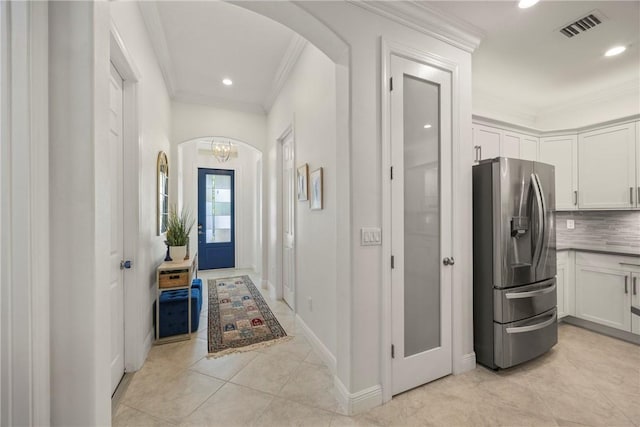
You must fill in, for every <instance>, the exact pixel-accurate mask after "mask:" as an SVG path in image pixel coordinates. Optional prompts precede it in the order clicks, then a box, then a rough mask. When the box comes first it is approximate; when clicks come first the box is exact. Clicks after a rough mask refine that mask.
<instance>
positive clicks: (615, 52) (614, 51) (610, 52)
mask: <svg viewBox="0 0 640 427" xmlns="http://www.w3.org/2000/svg"><path fill="white" fill-rule="evenodd" d="M625 50H627V48H626V47H625V46H616V47H612V48H611V49H609V50H608V51H607V52H606V53H605V54H604V56H616V55H620V54H621V53H622V52H624V51H625Z"/></svg>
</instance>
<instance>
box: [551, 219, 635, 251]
mask: <svg viewBox="0 0 640 427" xmlns="http://www.w3.org/2000/svg"><path fill="white" fill-rule="evenodd" d="M568 219H573V220H574V221H575V229H574V230H567V220H568ZM556 239H557V243H558V246H571V244H576V245H586V246H590V245H593V246H618V247H629V248H634V249H640V211H588V212H556Z"/></svg>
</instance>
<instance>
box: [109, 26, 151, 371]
mask: <svg viewBox="0 0 640 427" xmlns="http://www.w3.org/2000/svg"><path fill="white" fill-rule="evenodd" d="M109 59H110V60H111V62H112V63H113V65H114V67H115V68H116V70H117V71H118V73H119V74H120V76H121V77H122V80H123V81H122V105H123V108H122V119H123V139H124V140H123V164H122V173H123V180H124V181H123V182H124V183H125V185H124V187H123V208H124V215H123V232H124V238H123V245H124V247H123V258H124V259H129V260H131V261H132V262H133V268H132V269H130V270H125V273H124V278H123V280H124V283H123V286H124V371H125V372H132V371H136V370H138V369H140V368H141V367H142V364H143V363H144V360H145V359H146V356H147V353H148V352H149V350H150V348H151V341H150V340H148V339H147V337H148V336H149V333H150V332H149V331H144V330H142V329H141V325H144V323H145V322H144V318H143V316H144V310H140V309H139V307H144V306H145V303H146V300H147V297H146V295H145V293H144V291H145V290H146V288H145V287H144V286H143V284H144V283H147V281H148V278H147V277H146V274H145V272H144V271H142V270H143V268H144V266H143V265H140V264H139V261H140V260H142V259H144V257H143V256H142V254H141V253H139V251H140V241H139V240H140V237H139V236H140V223H141V218H140V215H141V212H142V207H141V200H140V197H139V195H140V189H141V188H142V174H141V170H142V168H141V166H140V152H141V150H142V146H141V138H140V120H139V117H140V109H141V106H140V101H139V95H138V93H139V91H140V77H141V74H140V72H139V71H138V68H137V67H136V65H135V62H134V61H133V58H132V56H131V54H130V53H129V51H128V50H127V48H126V46H125V43H124V41H123V39H122V37H121V36H120V33H119V31H118V28H117V27H116V24H115V22H114V21H113V20H112V21H111V25H110V45H109ZM125 153H126V155H124V154H125Z"/></svg>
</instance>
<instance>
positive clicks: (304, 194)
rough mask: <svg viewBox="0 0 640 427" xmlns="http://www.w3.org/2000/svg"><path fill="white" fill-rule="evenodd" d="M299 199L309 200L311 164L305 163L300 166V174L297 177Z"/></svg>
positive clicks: (301, 200) (302, 200)
mask: <svg viewBox="0 0 640 427" xmlns="http://www.w3.org/2000/svg"><path fill="white" fill-rule="evenodd" d="M296 185H297V188H298V190H297V192H298V201H299V202H304V201H307V200H309V165H308V164H306V163H305V164H304V165H302V166H300V167H299V168H298V176H297V179H296Z"/></svg>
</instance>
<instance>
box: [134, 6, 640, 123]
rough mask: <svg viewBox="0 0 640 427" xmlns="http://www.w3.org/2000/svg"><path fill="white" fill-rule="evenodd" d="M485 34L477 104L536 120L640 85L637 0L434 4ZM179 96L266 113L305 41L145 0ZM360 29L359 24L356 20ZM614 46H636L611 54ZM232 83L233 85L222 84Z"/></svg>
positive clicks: (251, 19) (477, 59)
mask: <svg viewBox="0 0 640 427" xmlns="http://www.w3.org/2000/svg"><path fill="white" fill-rule="evenodd" d="M426 3H428V4H429V5H430V6H432V7H436V8H438V9H441V10H442V11H443V12H444V13H445V14H449V15H453V16H455V17H456V18H458V19H459V20H464V21H467V22H468V23H469V24H470V27H474V28H475V29H479V30H480V31H481V32H484V34H485V37H484V38H483V40H482V43H481V45H480V47H479V48H478V49H477V50H476V52H475V53H474V55H473V95H474V99H478V98H484V99H488V100H495V101H496V102H499V103H501V104H503V105H508V106H513V107H514V108H518V109H519V110H520V111H526V112H528V113H529V114H532V115H535V114H539V113H540V112H541V111H544V110H545V109H547V108H550V107H557V106H558V105H563V104H566V105H570V104H571V103H572V102H576V101H578V100H580V99H581V97H585V96H587V95H590V94H593V93H597V92H603V91H607V90H610V89H611V88H613V87H622V86H624V85H627V86H629V84H631V85H632V86H633V85H635V87H637V86H638V81H639V80H640V49H639V47H640V2H639V1H599V2H591V1H550V0H546V1H545V0H542V1H541V2H540V3H538V4H537V5H535V6H534V7H532V8H530V9H519V8H518V6H517V2H516V1H435V2H431V1H429V2H426ZM139 4H140V9H141V10H142V12H143V17H144V19H145V23H146V25H147V29H148V30H149V33H150V36H151V39H152V41H153V43H154V48H155V50H156V53H157V55H158V57H159V62H160V65H161V67H162V70H163V73H164V75H165V80H166V81H167V85H168V86H169V90H170V92H171V94H172V96H173V97H174V99H177V100H182V101H188V102H198V103H207V104H223V105H227V106H235V107H240V108H249V109H252V110H258V111H268V110H269V108H270V106H271V103H272V101H273V98H274V96H275V94H277V92H278V91H279V90H280V88H281V87H282V84H283V83H284V81H285V80H286V77H287V73H288V71H289V70H290V68H291V67H292V66H293V64H294V63H295V61H296V60H297V58H298V56H299V54H300V52H301V51H302V48H303V47H304V40H303V39H302V38H301V37H299V36H297V35H296V34H295V33H293V32H292V31H291V30H289V29H287V28H285V27H284V26H282V25H280V24H278V23H276V22H274V21H271V20H270V19H267V18H264V17H262V16H260V15H257V14H255V13H253V12H250V11H248V10H246V9H244V8H241V7H238V6H235V5H232V4H228V3H224V2H219V1H157V2H145V1H142V2H140V3H139ZM593 10H598V11H600V12H601V13H602V14H604V15H605V16H606V18H607V19H606V20H605V21H604V22H603V23H602V24H601V25H599V26H597V27H595V28H593V29H591V30H589V31H587V32H586V33H583V34H580V35H578V36H576V37H573V38H571V39H568V38H566V37H565V36H563V35H561V34H560V33H559V32H558V31H557V30H558V29H559V28H561V27H563V26H565V25H566V24H569V23H571V22H573V21H574V20H576V19H578V18H581V17H583V16H584V15H586V14H588V13H589V12H591V11H593ZM354 25H355V24H354ZM615 44H624V45H627V46H629V47H628V50H627V52H625V53H623V54H622V55H620V56H617V57H612V58H605V57H604V56H603V53H604V52H605V50H606V49H608V48H609V47H611V46H613V45H615ZM224 77H229V78H231V79H232V80H233V82H234V84H233V86H230V87H227V86H224V85H222V83H221V81H222V79H223V78H224Z"/></svg>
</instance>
